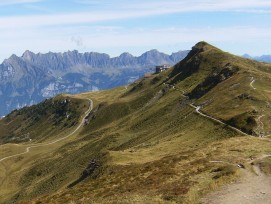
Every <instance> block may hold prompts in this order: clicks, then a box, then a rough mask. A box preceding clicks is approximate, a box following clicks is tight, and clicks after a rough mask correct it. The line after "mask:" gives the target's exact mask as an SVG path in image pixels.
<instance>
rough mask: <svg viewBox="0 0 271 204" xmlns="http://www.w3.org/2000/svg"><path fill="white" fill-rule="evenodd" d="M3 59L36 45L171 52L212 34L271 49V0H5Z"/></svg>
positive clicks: (236, 48)
mask: <svg viewBox="0 0 271 204" xmlns="http://www.w3.org/2000/svg"><path fill="white" fill-rule="evenodd" d="M0 13H1V14H0V31H1V32H0V44H1V48H2V49H1V51H0V61H3V60H4V59H6V58H9V57H10V56H11V55H12V54H16V55H17V56H21V55H22V54H23V52H24V51H25V50H30V51H32V52H34V53H39V52H41V53H47V52H49V51H51V52H65V51H68V50H78V51H79V52H91V51H93V52H100V53H107V54H109V55H110V56H112V57H115V56H119V55H120V54H121V53H123V52H129V53H131V54H132V55H134V56H138V55H140V54H142V53H144V52H145V51H148V50H151V49H158V50H159V51H160V52H164V53H167V54H170V53H172V52H176V51H178V50H188V49H191V47H192V46H193V45H194V44H195V43H197V42H199V41H202V40H204V41H207V42H208V43H211V44H213V45H214V46H217V47H219V48H221V49H223V50H226V51H228V52H231V53H233V54H237V55H243V54H246V53H247V54H249V55H252V56H259V55H263V54H271V51H270V36H271V28H270V25H271V22H268V21H267V20H266V19H270V15H271V2H268V1H266V0H250V1H245V0H239V1H238V2H236V1H233V0H229V1H227V2H224V1H222V0H218V1H217V0H216V1H214V0H206V1H198V0H192V1H187V0H181V1H180V0H169V1H166V2H164V1H161V0H155V1H154V0H149V1H148V2H146V1H143V0H137V1H129V2H126V1H123V0H105V1H96V0H67V1H62V0H60V1H57V2H56V1H52V0H10V1H8V2H7V1H4V0H0Z"/></svg>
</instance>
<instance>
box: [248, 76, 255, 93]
mask: <svg viewBox="0 0 271 204" xmlns="http://www.w3.org/2000/svg"><path fill="white" fill-rule="evenodd" d="M251 79H252V81H251V82H250V84H249V85H250V86H251V88H253V89H254V90H255V89H256V88H255V87H254V86H253V84H254V82H255V81H256V80H255V79H254V77H251Z"/></svg>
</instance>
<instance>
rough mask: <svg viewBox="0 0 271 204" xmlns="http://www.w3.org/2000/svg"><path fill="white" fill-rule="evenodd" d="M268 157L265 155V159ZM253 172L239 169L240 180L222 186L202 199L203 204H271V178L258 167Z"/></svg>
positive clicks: (254, 167)
mask: <svg viewBox="0 0 271 204" xmlns="http://www.w3.org/2000/svg"><path fill="white" fill-rule="evenodd" d="M267 156H270V155H266V156H264V157H267ZM252 168H253V171H254V172H252V171H250V170H247V169H240V170H241V173H242V177H241V179H240V180H239V181H238V182H236V183H233V184H229V185H226V186H223V187H222V188H220V189H219V190H218V191H216V192H213V193H210V194H209V195H207V196H206V197H205V198H203V199H202V203H203V204H271V176H267V175H265V174H264V173H263V172H262V171H261V170H260V168H259V166H256V165H254V166H252Z"/></svg>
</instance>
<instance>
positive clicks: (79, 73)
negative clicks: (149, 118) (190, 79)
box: [0, 50, 188, 117]
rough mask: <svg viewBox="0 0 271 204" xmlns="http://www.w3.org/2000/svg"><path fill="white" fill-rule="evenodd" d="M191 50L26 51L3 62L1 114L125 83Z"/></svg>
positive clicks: (0, 65)
mask: <svg viewBox="0 0 271 204" xmlns="http://www.w3.org/2000/svg"><path fill="white" fill-rule="evenodd" d="M187 53H188V51H179V52H176V53H172V54H171V55H167V54H164V53H161V52H159V51H157V50H150V51H148V52H145V53H143V54H142V55H141V56H139V57H135V56H133V55H131V54H129V53H123V54H121V55H120V56H118V57H113V58H111V57H110V56H109V55H107V54H102V53H95V52H90V53H79V52H78V51H76V50H75V51H68V52H64V53H52V52H49V53H46V54H41V53H38V54H34V53H32V52H31V51H28V50H27V51H25V52H24V54H23V55H22V56H21V57H18V56H16V55H12V56H11V57H10V58H8V59H6V60H4V62H3V63H2V64H0V96H1V98H0V106H1V110H0V117H1V116H4V115H6V114H8V113H9V112H11V111H12V110H14V109H19V108H22V107H24V106H28V105H33V104H37V103H38V102H41V101H42V100H44V99H46V98H50V97H54V96H56V95H57V94H60V93H69V94H76V93H82V92H86V91H97V90H103V89H110V88H114V87H117V86H122V85H126V84H129V83H131V82H133V81H134V80H136V79H138V78H139V77H141V76H143V75H144V74H145V73H146V72H153V70H154V67H155V66H156V65H160V64H171V65H174V64H176V63H177V62H178V61H180V60H182V59H183V58H184V57H185V56H186V55H187Z"/></svg>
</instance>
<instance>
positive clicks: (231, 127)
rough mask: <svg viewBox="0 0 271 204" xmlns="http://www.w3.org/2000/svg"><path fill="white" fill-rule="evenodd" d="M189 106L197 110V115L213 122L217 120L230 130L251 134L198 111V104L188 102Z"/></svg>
mask: <svg viewBox="0 0 271 204" xmlns="http://www.w3.org/2000/svg"><path fill="white" fill-rule="evenodd" d="M189 106H190V107H192V108H195V109H196V112H197V113H198V114H199V115H201V116H202V117H205V118H209V119H210V120H213V121H215V122H217V123H220V124H221V125H225V126H227V127H229V128H230V129H232V130H234V131H236V132H238V133H240V134H242V135H246V136H251V135H249V134H247V133H245V132H243V131H241V130H239V129H238V128H235V127H233V126H231V125H228V124H226V123H224V122H223V121H221V120H218V119H216V118H214V117H212V116H209V115H206V114H204V113H202V112H201V111H200V108H201V107H200V106H195V105H193V104H192V103H191V104H189Z"/></svg>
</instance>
